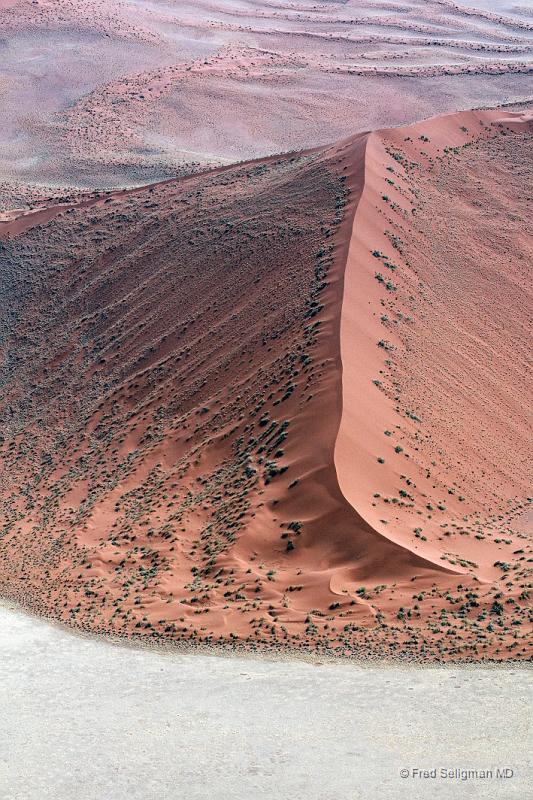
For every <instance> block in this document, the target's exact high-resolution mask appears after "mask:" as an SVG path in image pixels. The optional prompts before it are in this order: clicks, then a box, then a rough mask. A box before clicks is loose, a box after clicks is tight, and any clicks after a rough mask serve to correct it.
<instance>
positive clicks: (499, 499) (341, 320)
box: [0, 110, 533, 660]
mask: <svg viewBox="0 0 533 800" xmlns="http://www.w3.org/2000/svg"><path fill="white" fill-rule="evenodd" d="M530 147H531V122H530V120H529V119H528V116H527V114H525V113H522V114H520V113H505V112H502V111H501V110H500V111H479V112H464V113H458V114H451V115H448V116H441V117H437V118H433V119H430V120H427V121H424V122H421V123H417V124H415V125H411V126H408V127H403V128H393V129H387V130H380V131H376V132H374V133H370V134H358V135H356V136H353V137H351V138H348V139H345V140H343V141H341V142H339V143H337V144H335V145H333V146H328V147H320V148H315V149H310V150H305V151H299V152H293V153H288V154H283V155H277V156H271V157H268V158H263V159H257V160H255V161H252V162H246V163H240V164H237V165H231V166H227V167H220V168H218V169H215V170H212V171H210V172H204V173H200V174H196V175H191V176H188V177H185V178H178V179H171V180H167V181H164V182H161V183H158V184H153V185H150V186H147V187H142V188H138V189H134V190H124V191H119V192H111V191H109V192H93V193H89V194H88V193H85V194H83V193H82V194H78V195H76V194H71V195H68V196H67V195H65V196H63V197H56V198H55V199H54V200H53V202H50V203H49V204H44V205H43V206H42V207H37V208H35V209H34V210H33V211H31V212H30V213H28V212H27V211H23V210H22V209H21V210H20V211H19V212H16V211H12V212H10V213H6V214H4V217H3V219H2V221H0V238H1V240H2V241H1V249H0V262H1V263H0V275H1V278H0V279H1V282H2V291H1V293H0V304H1V309H0V312H1V313H0V319H1V320H2V328H1V331H0V343H1V348H2V367H1V371H0V381H1V386H2V393H1V397H0V402H1V405H0V412H1V413H0V421H1V429H2V432H3V435H2V439H1V449H0V455H1V462H0V463H1V470H2V471H1V475H0V498H1V507H2V525H3V527H2V530H1V531H0V591H1V593H2V594H3V595H4V596H6V597H8V598H11V599H14V600H17V601H18V602H20V603H21V604H22V605H24V606H25V607H27V608H29V609H31V610H33V611H35V612H37V613H40V614H43V615H45V616H50V617H53V618H55V619H60V620H62V621H65V622H67V623H68V624H70V625H72V626H75V627H79V628H83V629H88V630H91V631H95V632H101V633H115V634H118V635H124V636H139V637H144V638H147V639H149V640H150V641H159V640H162V639H163V640H172V641H185V642H193V643H206V644H217V643H222V644H224V645H227V644H234V645H236V644H239V645H244V646H246V647H248V648H253V649H256V648H272V647H278V648H284V647H287V648H290V649H293V650H294V649H296V650H298V649H299V650H311V651H313V652H315V651H318V652H335V653H339V654H340V653H342V654H347V655H365V656H366V655H372V656H376V655H383V656H398V657H404V658H423V659H425V660H441V659H452V660H457V659H465V660H480V659H487V658H493V659H497V660H503V659H510V658H515V659H524V658H526V657H530V655H531V652H530V649H528V646H527V642H528V636H529V635H530V633H531V626H530V623H529V622H528V619H527V607H528V599H529V587H530V581H531V575H530V572H531V570H530V569H529V567H530V561H531V518H530V517H529V518H528V509H529V508H531V506H530V505H529V501H530V498H529V499H528V491H530V489H529V487H530V486H531V477H532V476H531V453H530V447H531V422H532V419H531V388H530V387H531V375H530V373H529V372H528V369H529V368H530V362H529V358H530V348H529V342H530V338H531V318H530V314H531V307H532V304H531V287H530V275H529V274H528V267H530V264H531V260H532V255H533V252H532V250H533V246H532V242H531V238H530V237H528V236H527V234H526V232H527V230H528V219H530V215H531V208H530V202H531V201H530V186H531V160H530V154H529V153H530ZM528 215H529V217H528Z"/></svg>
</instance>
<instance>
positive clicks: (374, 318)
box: [334, 111, 533, 590]
mask: <svg viewBox="0 0 533 800" xmlns="http://www.w3.org/2000/svg"><path fill="white" fill-rule="evenodd" d="M532 128H533V124H532V118H531V115H530V114H528V113H510V114H509V113H505V112H502V111H472V112H462V113H457V114H450V115H446V116H441V117H436V118H433V119H429V120H424V121H423V122H420V123H417V124H416V125H411V126H405V127H402V128H397V129H388V130H381V131H376V132H373V133H371V134H370V135H369V137H368V140H367V146H366V157H365V178H364V188H363V190H362V193H361V197H360V200H359V203H358V205H357V209H356V210H355V214H354V218H353V226H352V229H351V238H350V241H349V245H348V248H347V257H346V271H345V276H344V297H343V305H342V313H341V322H340V349H341V357H342V415H341V420H340V424H339V431H338V434H337V438H336V443H335V453H334V461H335V466H336V471H337V477H338V482H339V486H340V489H341V491H342V493H343V495H344V497H345V498H346V499H347V500H348V501H349V502H350V503H351V505H352V506H353V507H354V508H356V509H357V510H358V512H359V513H360V514H361V515H362V517H363V518H364V519H366V520H367V521H368V522H369V524H370V525H372V527H373V528H374V529H375V530H377V531H381V532H382V533H383V535H386V536H387V537H389V538H390V539H391V540H392V541H394V542H396V543H398V544H401V545H402V546H405V547H408V548H410V549H412V550H413V552H417V553H419V554H421V555H423V556H424V557H425V558H427V559H428V560H429V561H434V562H435V563H438V562H439V561H440V563H443V562H444V563H449V564H452V565H454V567H456V568H458V569H461V568H462V569H463V570H470V571H471V572H473V573H474V574H476V575H477V576H478V578H479V579H481V580H483V581H487V582H490V581H492V580H495V579H496V578H497V576H498V575H501V572H500V569H501V566H500V565H501V564H502V563H503V564H504V565H506V564H507V562H508V561H509V562H511V563H513V562H514V563H515V567H514V568H515V569H516V568H517V565H516V561H517V558H516V555H517V554H519V555H520V556H523V554H524V552H527V550H528V547H526V551H524V549H522V547H520V548H519V549H518V550H517V548H518V547H519V545H521V544H522V543H521V542H520V541H519V538H521V537H524V534H523V533H521V532H520V531H521V530H522V527H523V525H525V529H526V530H527V528H528V524H527V519H528V511H527V504H528V499H527V495H528V490H529V487H530V486H531V479H532V477H533V476H532V475H531V465H530V458H529V457H528V453H529V451H530V447H531V433H532V422H533V420H532V415H531V393H530V389H529V386H530V384H529V380H530V368H531V364H530V359H529V358H528V353H527V344H526V343H527V341H528V339H529V336H530V334H531V329H530V325H531V321H530V309H531V303H532V298H531V290H530V289H529V285H528V280H527V269H528V264H530V263H531V258H532V256H533V244H532V241H531V238H530V237H528V235H527V225H528V211H527V209H528V199H527V181H528V179H529V177H530V172H531V170H530V167H529V164H528V159H527V153H528V147H529V146H530V142H531V131H532ZM495 131H496V132H497V136H496V138H495ZM502 135H503V136H502ZM517 140H518V144H517ZM511 142H512V143H513V144H514V145H517V146H518V148H519V149H517V150H516V151H513V149H512V146H511V149H509V144H510V143H511ZM520 148H521V149H520ZM506 150H507V153H506V158H507V160H508V163H507V164H506V163H505V161H504V159H503V153H504V152H505V151H506ZM489 156H491V157H492V159H493V160H491V162H490V163H491V169H490V170H485V172H481V171H480V170H479V169H477V168H476V167H474V168H473V169H470V174H469V168H468V167H469V165H471V163H472V162H473V161H474V160H475V159H476V158H477V162H478V165H477V166H479V163H481V164H482V163H483V160H484V158H489ZM521 156H522V157H523V158H522V160H520V157H521ZM514 157H516V158H517V159H518V161H517V163H516V164H513V159H514ZM454 162H455V165H454ZM457 164H459V166H458V167H457ZM505 168H507V169H505ZM457 170H459V172H457ZM513 170H514V172H515V173H517V174H516V175H515V174H514V173H513ZM454 173H455V174H454ZM454 180H455V183H454V182H453V181H454ZM502 181H503V183H502ZM502 187H503V194H502ZM430 190H432V191H433V196H431V195H430V194H429V191H430ZM426 192H427V194H426ZM472 192H474V194H475V193H478V196H479V200H476V199H474V200H473V204H474V206H477V207H478V208H479V207H482V206H483V201H484V200H486V199H488V200H489V202H490V200H492V202H493V208H492V209H490V208H489V216H488V220H487V221H484V220H483V219H482V217H480V214H472V213H469V212H470V209H468V204H469V203H470V202H472V198H471V193H472ZM446 203H448V205H449V206H450V207H454V206H459V208H461V207H463V208H465V209H466V210H465V213H464V214H463V215H462V216H461V217H460V224H461V226H462V227H461V228H457V227H455V228H454V223H455V222H456V221H455V220H454V219H453V217H452V213H450V216H449V217H447V216H446V211H447V210H448V209H447V206H446ZM511 209H512V212H513V213H512V214H511ZM499 214H500V215H501V218H499V220H498V221H499V222H500V230H499V232H498V234H497V235H496V234H494V232H493V231H494V221H495V219H498V215H499ZM521 214H522V216H521ZM505 217H507V219H508V220H513V223H509V222H508V221H507V220H505ZM506 225H510V228H509V231H508V234H509V236H508V239H506V238H505V235H504V232H505V228H506ZM436 228H443V229H444V231H445V234H444V236H443V237H442V238H441V237H437V239H438V241H437V246H436V247H435V248H434V250H432V248H431V246H430V245H429V241H430V240H431V239H432V238H433V236H436ZM448 234H449V235H448ZM454 234H455V235H454ZM484 237H485V244H486V247H487V253H484V252H483V251H482V250H480V240H482V239H483V238H484ZM491 239H492V240H494V241H491ZM476 255H477V256H478V257H481V258H485V256H488V257H490V258H491V261H492V262H493V263H492V265H491V268H485V269H479V268H478V267H477V265H476V263H475V261H474V263H473V265H472V263H471V260H472V257H474V258H475V256H476ZM509 255H511V258H509ZM432 282H434V284H433V285H432ZM484 314H485V315H486V316H484ZM498 324H501V326H502V327H501V328H498V327H497V326H498ZM438 331H440V332H441V335H440V336H439V335H438V333H437V332H438ZM465 343H466V344H465ZM498 350H499V352H498ZM381 356H382V357H381ZM417 359H418V365H417V363H416V361H417ZM402 362H403V363H402ZM485 364H487V366H488V369H486V368H485ZM417 366H418V369H417ZM402 371H403V374H402ZM406 373H407V374H406ZM417 379H418V380H419V381H420V383H419V384H418V385H416V380H417ZM424 381H425V382H427V383H428V386H429V387H430V389H431V395H430V396H428V393H427V392H424V391H422V392H421V391H420V386H421V385H423V382H424ZM492 398H494V402H493V401H492ZM424 401H425V402H426V403H427V405H426V406H425V407H424V405H423V404H422V403H423V402H424ZM461 407H462V414H461V413H460V411H459V409H461ZM465 412H466V413H465ZM484 425H486V428H487V429H488V431H489V435H488V437H485V436H484V431H485V428H484ZM428 426H429V430H428ZM491 456H492V457H491ZM435 459H437V460H435ZM354 463H357V465H358V469H354ZM530 525H531V523H530V522H529V531H528V533H529V535H531V529H530ZM446 541H447V542H448V543H449V546H448V547H445V546H444V545H443V544H442V543H443V542H446ZM452 542H453V544H452ZM529 546H530V545H529ZM450 551H451V552H450ZM521 560H522V561H523V560H524V558H522V559H521ZM495 562H496V563H495ZM524 577H525V575H524ZM523 588H525V589H526V590H527V585H525V586H524V585H523Z"/></svg>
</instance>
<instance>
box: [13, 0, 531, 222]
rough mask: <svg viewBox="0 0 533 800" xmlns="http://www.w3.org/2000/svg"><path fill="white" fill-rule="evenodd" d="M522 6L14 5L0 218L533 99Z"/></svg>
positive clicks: (354, 0)
mask: <svg viewBox="0 0 533 800" xmlns="http://www.w3.org/2000/svg"><path fill="white" fill-rule="evenodd" d="M532 51H533V23H532V22H531V14H530V13H529V12H528V9H527V8H526V7H525V6H522V5H521V4H520V3H515V2H513V1H512V0H509V2H508V3H506V2H502V1H501V2H494V0H472V2H468V3H466V2H458V3H456V2H453V0H423V2H420V1H419V0H387V2H383V0H341V1H340V2H331V0H328V2H322V3H308V2H289V3H287V2H285V0H268V1H265V0H246V1H245V2H241V0H223V2H221V0H195V1H194V3H183V2H177V0H83V2H82V1H81V0H2V2H0V106H1V108H2V125H1V126H0V208H10V207H13V203H12V200H14V199H16V198H17V197H23V198H24V199H25V201H26V202H28V203H31V201H32V199H39V191H40V190H41V189H42V187H43V186H44V187H49V189H45V191H50V192H55V191H57V190H58V187H59V190H62V189H63V188H64V187H77V188H80V187H82V188H102V187H110V188H112V187H116V186H134V185H138V184H140V183H148V182H151V181H156V180H161V179H164V178H167V177H175V176H176V175H178V174H189V173H190V172H193V171H198V170H199V169H202V168H205V167H206V166H218V165H220V164H228V163H232V162H235V161H237V160H241V159H250V158H255V157H261V156H263V155H265V154H268V153H277V152H281V151H286V150H300V149H302V148H306V147H313V146H316V145H325V144H327V143H329V142H332V141H336V140H338V139H341V138H343V137H346V136H350V135H352V134H353V133H355V132H356V131H364V130H369V129H376V128H379V127H382V126H387V127H390V126H393V125H399V124H406V123H411V122H414V121H416V120H419V119H421V118H424V117H429V116H433V115H435V114H442V113H445V112H451V111H457V110H463V109H469V108H476V107H480V106H494V105H496V104H499V103H501V102H502V101H503V102H507V103H517V102H527V101H529V102H531V72H532V71H533V62H532V55H531V54H532Z"/></svg>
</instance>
